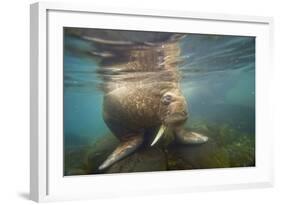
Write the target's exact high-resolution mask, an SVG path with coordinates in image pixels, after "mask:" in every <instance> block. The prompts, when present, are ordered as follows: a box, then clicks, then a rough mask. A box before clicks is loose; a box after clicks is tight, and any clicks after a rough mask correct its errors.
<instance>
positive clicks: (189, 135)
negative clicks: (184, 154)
mask: <svg viewBox="0 0 281 205" xmlns="http://www.w3.org/2000/svg"><path fill="white" fill-rule="evenodd" d="M175 132H176V133H175V134H176V138H177V140H178V141H179V142H180V143H182V144H203V143H205V142H207V141H208V137H207V136H204V135H202V134H199V133H196V132H188V131H186V130H185V129H183V128H181V129H180V130H176V131H175Z"/></svg>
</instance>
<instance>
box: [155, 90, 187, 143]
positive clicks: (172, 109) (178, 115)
mask: <svg viewBox="0 0 281 205" xmlns="http://www.w3.org/2000/svg"><path fill="white" fill-rule="evenodd" d="M159 115H160V119H161V123H162V124H161V126H160V129H159V131H158V132H157V134H156V137H155V138H154V140H153V142H152V143H151V146H153V145H154V144H155V143H156V142H157V141H158V140H159V139H160V138H161V136H163V134H164V132H165V131H166V129H167V128H170V129H176V128H177V127H180V126H182V125H183V124H184V123H185V122H186V120H187V119H188V112H187V103H186V100H185V98H184V96H183V95H182V94H181V93H180V91H179V90H171V91H168V92H165V93H164V94H163V95H162V97H161V100H160V110H159Z"/></svg>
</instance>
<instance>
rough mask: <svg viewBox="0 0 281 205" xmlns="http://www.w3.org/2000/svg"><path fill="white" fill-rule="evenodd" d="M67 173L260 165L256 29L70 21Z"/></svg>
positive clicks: (66, 73) (66, 84) (66, 77)
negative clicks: (178, 29)
mask: <svg viewBox="0 0 281 205" xmlns="http://www.w3.org/2000/svg"><path fill="white" fill-rule="evenodd" d="M63 55H64V65H63V72H64V73H63V76H64V82H63V83H64V100H63V125H64V128H63V129H64V153H63V155H64V165H63V166H64V176H72V175H90V174H107V173H131V172H151V171H170V170H191V169H210V168H234V167H253V166H255V37H249V36H230V35H213V34H193V33H186V34H183V33H168V32H150V31H125V30H109V29H92V28H70V27H65V28H64V53H63Z"/></svg>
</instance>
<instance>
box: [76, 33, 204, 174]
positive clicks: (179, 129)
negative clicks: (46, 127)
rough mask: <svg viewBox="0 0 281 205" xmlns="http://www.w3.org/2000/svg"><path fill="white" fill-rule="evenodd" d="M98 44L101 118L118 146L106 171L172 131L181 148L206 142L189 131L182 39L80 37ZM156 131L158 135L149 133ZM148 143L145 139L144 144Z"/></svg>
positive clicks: (170, 36)
mask: <svg viewBox="0 0 281 205" xmlns="http://www.w3.org/2000/svg"><path fill="white" fill-rule="evenodd" d="M79 35H80V36H82V38H84V39H86V40H89V41H90V42H92V43H93V45H94V50H93V52H91V53H92V55H93V56H95V57H98V58H99V60H100V69H99V70H98V74H99V75H100V77H101V78H102V80H103V83H102V86H101V87H102V89H103V91H104V98H103V118H104V121H105V123H106V125H107V126H108V127H109V129H110V130H111V131H112V133H113V134H114V135H115V136H116V137H117V138H118V139H119V140H120V144H119V146H117V147H116V149H115V150H114V151H113V152H112V154H110V155H109V156H108V158H107V159H106V160H105V161H104V162H103V163H102V164H101V165H100V167H99V169H100V170H103V169H106V168H108V167H109V166H111V165H112V164H114V163H115V162H117V161H119V160H121V159H123V158H124V157H126V156H128V155H129V154H131V153H133V152H134V151H135V150H136V149H137V148H138V147H140V146H141V145H142V144H143V143H144V142H147V141H148V142H149V143H150V145H151V146H153V145H155V144H156V142H157V141H158V140H159V139H160V138H161V137H162V136H163V135H164V133H165V132H166V131H167V130H168V129H169V130H171V131H172V132H173V133H174V134H175V136H176V139H177V140H178V141H179V142H181V143H183V144H200V143H204V142H206V141H207V140H208V137H206V136H203V135H201V134H198V133H195V132H189V131H187V130H185V128H184V124H185V122H186V120H187V119H188V109H187V103H186V100H185V97H184V96H183V94H182V92H181V88H180V79H181V76H180V72H179V69H178V64H179V59H180V45H179V41H180V40H181V39H182V38H183V37H184V35H181V34H171V33H156V32H153V33H152V32H132V31H109V30H86V31H81V33H79ZM151 129H157V130H158V132H157V134H156V135H155V136H151V135H147V134H146V132H147V131H148V130H151ZM145 138H146V139H145Z"/></svg>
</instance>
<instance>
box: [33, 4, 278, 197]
mask: <svg viewBox="0 0 281 205" xmlns="http://www.w3.org/2000/svg"><path fill="white" fill-rule="evenodd" d="M93 19H97V21H93ZM182 25H187V27H188V28H189V29H187V30H183V28H182ZM63 26H77V27H96V28H111V29H112V28H119V29H120V28H122V29H128V30H130V29H131V30H142V29H143V30H149V31H154V30H155V31H182V32H183V31H184V32H188V31H189V32H191V31H192V32H195V33H206V34H210V33H211V34H229V35H231V34H232V35H250V36H256V39H257V44H256V166H255V167H249V168H223V169H212V170H209V169H206V170H188V171H172V172H161V173H160V172H154V173H150V172H147V173H130V174H110V175H97V176H94V175H91V176H73V177H64V176H63V172H62V156H61V155H62V122H61V119H62V100H61V99H62V83H61V82H62V52H61V51H62V38H63V37H62V35H61V32H62V27H63ZM272 29H273V19H272V18H270V17H258V16H241V15H239V16H238V15H226V14H213V13H196V12H183V11H160V10H159V11H157V10H149V9H147V10H140V9H125V8H97V7H96V6H95V5H91V4H90V5H86V4H73V3H71V4H69V3H46V2H43V3H35V4H32V5H31V13H30V77H31V78H30V79H31V82H30V92H31V96H30V108H31V109H30V112H31V113H30V116H31V127H30V198H31V199H32V200H34V201H37V202H39V201H53V200H71V199H83V198H85V199H86V198H88V199H89V198H90V199H94V198H100V197H114V196H130V195H141V194H161V193H175V192H188V191H204V190H221V189H234V188H252V187H269V186H273V160H272V158H273V153H272V150H273V133H272V132H273V131H272V129H270V121H271V120H272V113H270V112H268V110H267V109H266V108H267V107H269V106H270V100H271V99H272V94H271V92H270V86H271V85H270V81H271V80H270V79H271V77H272V64H271V63H272V50H273V48H272V46H273V37H272V35H273V32H272ZM54 68H56V69H54ZM147 182H151V183H149V186H148V184H147ZM117 187H118V188H117Z"/></svg>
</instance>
